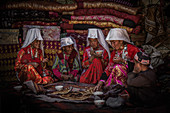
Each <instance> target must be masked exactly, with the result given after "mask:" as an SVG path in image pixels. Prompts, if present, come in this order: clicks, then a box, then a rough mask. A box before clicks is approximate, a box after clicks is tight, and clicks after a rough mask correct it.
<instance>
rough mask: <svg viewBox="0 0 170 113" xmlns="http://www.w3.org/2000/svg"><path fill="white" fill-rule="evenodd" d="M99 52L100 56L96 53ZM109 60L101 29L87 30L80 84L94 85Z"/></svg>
mask: <svg viewBox="0 0 170 113" xmlns="http://www.w3.org/2000/svg"><path fill="white" fill-rule="evenodd" d="M97 50H101V51H102V52H101V54H100V53H99V54H98V53H97V52H98V51H97ZM109 58H110V51H109V47H108V45H107V43H106V41H105V38H104V35H103V33H102V31H101V29H96V28H93V29H92V28H91V29H88V37H87V47H86V48H85V49H84V53H83V61H82V67H83V72H82V74H81V77H80V82H82V83H88V84H96V83H97V82H98V81H99V80H100V77H101V75H102V73H103V70H104V69H105V67H106V66H107V64H108V62H109Z"/></svg>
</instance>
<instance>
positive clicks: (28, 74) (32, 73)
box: [15, 45, 53, 84]
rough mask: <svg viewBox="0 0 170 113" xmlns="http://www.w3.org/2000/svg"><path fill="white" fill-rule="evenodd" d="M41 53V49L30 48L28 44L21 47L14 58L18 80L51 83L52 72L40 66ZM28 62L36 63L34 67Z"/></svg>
mask: <svg viewBox="0 0 170 113" xmlns="http://www.w3.org/2000/svg"><path fill="white" fill-rule="evenodd" d="M42 61H43V54H42V50H41V49H35V48H32V47H31V46H30V45H29V46H27V47H25V48H22V49H21V50H20V51H19V53H18V55H17V59H16V63H15V70H16V71H17V72H18V77H19V79H20V81H22V82H24V81H29V80H32V81H34V82H36V83H38V84H47V83H52V82H53V79H52V77H51V75H52V73H51V72H50V71H49V70H46V69H45V68H43V67H42ZM29 63H38V66H37V67H36V68H35V67H34V66H33V65H31V64H29Z"/></svg>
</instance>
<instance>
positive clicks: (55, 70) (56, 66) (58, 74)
mask: <svg viewBox="0 0 170 113" xmlns="http://www.w3.org/2000/svg"><path fill="white" fill-rule="evenodd" d="M52 71H53V73H54V75H55V76H56V77H58V78H59V79H60V80H61V72H60V71H59V57H58V55H56V57H55V61H54V64H53V66H52Z"/></svg>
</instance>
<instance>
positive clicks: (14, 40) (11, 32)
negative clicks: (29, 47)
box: [0, 29, 19, 44]
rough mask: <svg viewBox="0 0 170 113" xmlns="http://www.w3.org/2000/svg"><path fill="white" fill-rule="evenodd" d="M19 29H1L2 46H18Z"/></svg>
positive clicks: (0, 39) (0, 42) (0, 40)
mask: <svg viewBox="0 0 170 113" xmlns="http://www.w3.org/2000/svg"><path fill="white" fill-rule="evenodd" d="M18 36H19V29H0V44H18V43H19V42H18Z"/></svg>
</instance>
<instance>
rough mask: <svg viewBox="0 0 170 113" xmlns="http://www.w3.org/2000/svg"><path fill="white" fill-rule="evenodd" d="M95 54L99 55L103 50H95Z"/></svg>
mask: <svg viewBox="0 0 170 113" xmlns="http://www.w3.org/2000/svg"><path fill="white" fill-rule="evenodd" d="M95 53H96V54H98V55H101V54H102V53H103V50H96V51H95Z"/></svg>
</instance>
